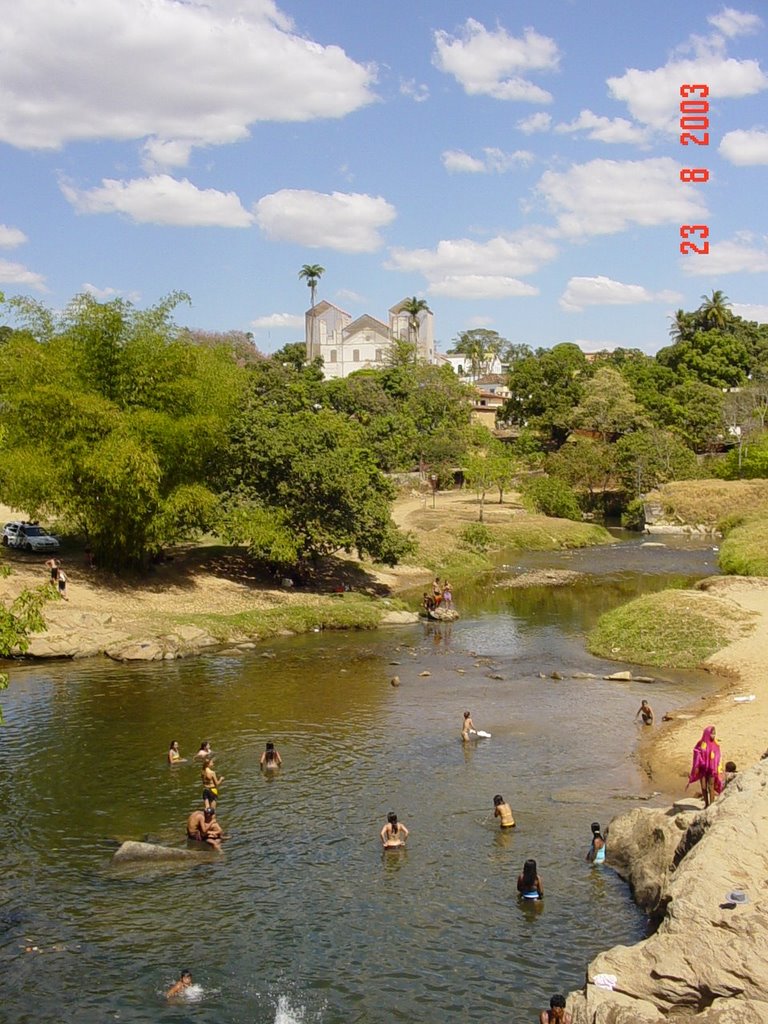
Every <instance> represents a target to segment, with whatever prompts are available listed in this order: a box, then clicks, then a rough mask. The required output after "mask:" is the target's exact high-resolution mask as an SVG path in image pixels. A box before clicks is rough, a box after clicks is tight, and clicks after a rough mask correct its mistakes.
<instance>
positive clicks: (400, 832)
mask: <svg viewBox="0 0 768 1024" xmlns="http://www.w3.org/2000/svg"><path fill="white" fill-rule="evenodd" d="M380 835H381V845H382V846H383V847H384V849H385V850H395V849H397V848H398V847H400V846H405V841H406V839H407V838H408V829H407V828H406V827H405V825H404V824H403V823H402V821H398V820H397V815H396V814H395V812H394V811H390V812H389V814H388V815H387V823H386V825H385V826H384V828H383V829H382V830H381V832H380Z"/></svg>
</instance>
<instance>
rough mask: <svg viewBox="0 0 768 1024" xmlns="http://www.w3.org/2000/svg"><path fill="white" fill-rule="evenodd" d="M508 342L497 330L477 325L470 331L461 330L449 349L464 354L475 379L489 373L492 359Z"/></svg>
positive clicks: (498, 354)
mask: <svg viewBox="0 0 768 1024" xmlns="http://www.w3.org/2000/svg"><path fill="white" fill-rule="evenodd" d="M509 344H510V343H509V342H508V341H507V339H506V338H502V337H501V335H500V334H499V333H498V332H497V331H489V330H486V329H485V328H482V327H478V328H475V329H474V330H471V331H462V332H461V333H460V334H459V336H458V337H457V338H456V340H455V343H454V346H453V349H452V350H451V351H452V353H455V354H457V355H463V356H466V358H467V359H468V360H469V365H470V367H471V376H472V377H473V378H474V379H476V378H478V377H481V376H483V375H484V374H487V373H490V369H491V366H492V365H493V362H494V360H495V359H497V358H499V357H500V355H501V352H502V350H503V349H504V348H505V346H509Z"/></svg>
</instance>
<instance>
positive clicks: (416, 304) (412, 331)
mask: <svg viewBox="0 0 768 1024" xmlns="http://www.w3.org/2000/svg"><path fill="white" fill-rule="evenodd" d="M400 309H401V310H402V311H403V313H407V314H408V334H409V335H410V340H411V344H412V345H413V346H414V348H415V354H416V358H418V338H419V313H431V312H432V310H431V309H430V308H429V306H428V305H427V300H426V299H417V298H416V296H415V295H413V296H411V298H410V299H406V300H405V302H403V303H401V305H400Z"/></svg>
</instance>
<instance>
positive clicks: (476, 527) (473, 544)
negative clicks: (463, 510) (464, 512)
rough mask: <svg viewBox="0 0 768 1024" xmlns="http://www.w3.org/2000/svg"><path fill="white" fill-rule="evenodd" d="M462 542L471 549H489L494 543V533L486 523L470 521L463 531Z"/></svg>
mask: <svg viewBox="0 0 768 1024" xmlns="http://www.w3.org/2000/svg"><path fill="white" fill-rule="evenodd" d="M460 536H461V543H462V545H463V546H464V547H466V548H469V549H470V551H480V552H483V551H487V550H488V548H489V547H490V546H491V544H492V543H493V534H492V533H491V531H490V530H489V529H488V527H487V526H486V525H485V523H470V524H469V525H468V526H465V527H464V529H463V530H462V531H461V534H460Z"/></svg>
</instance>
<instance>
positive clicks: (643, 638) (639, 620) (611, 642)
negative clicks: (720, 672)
mask: <svg viewBox="0 0 768 1024" xmlns="http://www.w3.org/2000/svg"><path fill="white" fill-rule="evenodd" d="M751 621H752V618H751V616H750V615H749V614H748V613H747V612H742V611H740V610H739V609H737V608H734V607H733V606H732V605H729V604H728V603H726V602H725V601H722V600H719V599H718V598H716V597H713V596H711V595H709V594H704V593H701V592H699V591H696V590H662V591H661V592H660V593H658V594H646V595H645V596H644V597H638V598H636V599H635V600H634V601H630V602H629V603H628V604H625V605H621V607H619V608H614V609H613V610H612V611H610V612H606V613H605V615H601V616H600V619H599V620H598V623H597V626H596V627H595V628H594V629H593V630H592V632H591V633H590V634H589V636H588V637H587V645H588V647H589V650H590V651H591V652H592V654H596V655H598V656H599V657H601V658H611V659H613V660H616V661H628V662H632V663H634V664H637V665H655V666H658V667H661V668H695V667H696V666H697V665H699V664H700V663H701V662H702V661H703V660H704V659H705V658H708V657H709V656H710V655H711V654H714V653H715V651H719V650H720V649H721V648H723V647H727V646H728V644H730V643H732V642H733V641H734V640H736V639H738V638H739V637H740V636H742V635H743V634H744V633H745V632H748V631H749V628H750V623H751Z"/></svg>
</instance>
